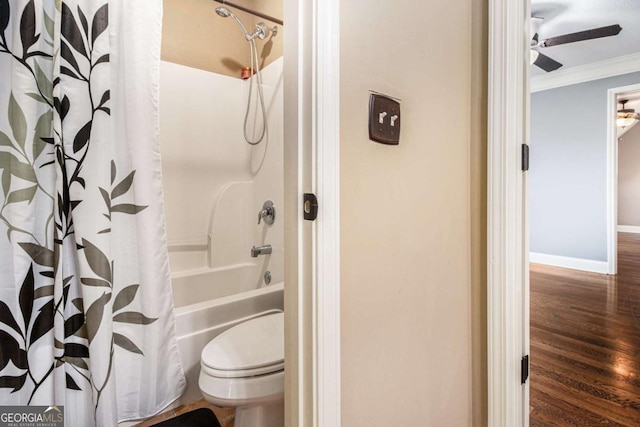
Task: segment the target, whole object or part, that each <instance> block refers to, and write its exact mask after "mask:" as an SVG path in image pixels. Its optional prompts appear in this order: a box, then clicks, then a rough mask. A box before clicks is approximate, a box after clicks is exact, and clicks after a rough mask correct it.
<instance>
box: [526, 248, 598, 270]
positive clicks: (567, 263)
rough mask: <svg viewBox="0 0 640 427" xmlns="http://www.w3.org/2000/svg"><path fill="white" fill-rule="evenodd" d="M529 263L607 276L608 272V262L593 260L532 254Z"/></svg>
mask: <svg viewBox="0 0 640 427" xmlns="http://www.w3.org/2000/svg"><path fill="white" fill-rule="evenodd" d="M529 261H530V262H533V263H536V264H546V265H553V266H555V267H563V268H571V269H573V270H582V271H590V272H593V273H602V274H607V272H608V264H607V262H606V261H596V260H592V259H582V258H571V257H566V256H560V255H549V254H541V253H537V252H530V253H529Z"/></svg>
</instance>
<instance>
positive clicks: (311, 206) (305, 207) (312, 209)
mask: <svg viewBox="0 0 640 427" xmlns="http://www.w3.org/2000/svg"><path fill="white" fill-rule="evenodd" d="M302 215H303V217H304V219H306V220H307V221H315V219H316V218H317V217H318V199H317V198H316V195H315V194H313V193H304V197H303V202H302Z"/></svg>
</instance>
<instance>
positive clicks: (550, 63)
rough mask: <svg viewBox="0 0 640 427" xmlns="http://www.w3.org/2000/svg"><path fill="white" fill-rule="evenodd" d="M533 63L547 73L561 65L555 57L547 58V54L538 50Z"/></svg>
mask: <svg viewBox="0 0 640 427" xmlns="http://www.w3.org/2000/svg"><path fill="white" fill-rule="evenodd" d="M533 65H537V66H538V67H540V68H542V69H543V70H544V71H546V72H547V73H548V72H549V71H555V70H557V69H558V68H560V67H562V64H561V63H559V62H558V61H556V60H555V59H551V58H549V57H548V56H547V55H545V54H543V53H540V52H538V58H537V59H536V62H534V63H533Z"/></svg>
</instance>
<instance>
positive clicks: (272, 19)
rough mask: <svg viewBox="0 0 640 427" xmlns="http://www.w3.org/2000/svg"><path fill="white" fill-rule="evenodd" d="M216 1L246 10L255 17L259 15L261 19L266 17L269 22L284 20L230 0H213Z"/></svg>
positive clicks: (278, 22)
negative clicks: (229, 0)
mask: <svg viewBox="0 0 640 427" xmlns="http://www.w3.org/2000/svg"><path fill="white" fill-rule="evenodd" d="M215 1H217V2H218V3H222V4H223V5H225V6H231V7H233V8H236V9H238V10H242V11H243V12H247V13H250V14H252V15H255V16H257V17H260V18H262V19H266V20H267V21H271V22H275V23H276V24H280V25H284V22H283V21H282V20H280V19H277V18H274V17H273V16H269V15H265V14H264V13H260V12H256V11H255V10H251V9H249V8H246V7H244V6H240V5H237V4H234V3H231V2H228V1H226V0H215Z"/></svg>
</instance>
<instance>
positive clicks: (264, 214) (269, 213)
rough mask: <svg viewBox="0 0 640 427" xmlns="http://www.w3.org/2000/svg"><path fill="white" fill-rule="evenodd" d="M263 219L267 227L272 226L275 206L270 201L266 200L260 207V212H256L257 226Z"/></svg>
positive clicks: (274, 218)
mask: <svg viewBox="0 0 640 427" xmlns="http://www.w3.org/2000/svg"><path fill="white" fill-rule="evenodd" d="M262 218H264V222H265V223H266V224H267V225H273V223H274V222H275V220H276V206H275V205H274V204H273V202H272V201H271V200H267V201H266V202H264V204H263V205H262V210H261V211H260V212H258V225H260V221H261V220H262Z"/></svg>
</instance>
